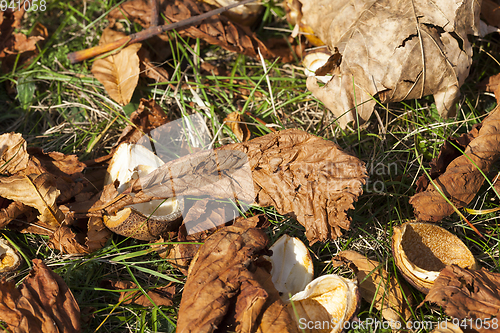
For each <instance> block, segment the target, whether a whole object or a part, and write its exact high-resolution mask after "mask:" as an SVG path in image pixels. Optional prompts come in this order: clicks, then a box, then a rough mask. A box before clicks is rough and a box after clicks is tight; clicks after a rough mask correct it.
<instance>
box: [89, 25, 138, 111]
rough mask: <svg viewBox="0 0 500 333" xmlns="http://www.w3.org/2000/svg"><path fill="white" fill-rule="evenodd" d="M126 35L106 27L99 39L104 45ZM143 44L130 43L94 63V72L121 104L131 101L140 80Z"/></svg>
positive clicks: (108, 91)
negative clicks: (140, 59) (140, 53)
mask: <svg viewBox="0 0 500 333" xmlns="http://www.w3.org/2000/svg"><path fill="white" fill-rule="evenodd" d="M122 37H125V34H124V33H120V32H117V31H113V30H111V29H110V28H106V29H105V30H104V31H103V33H102V36H101V39H100V40H99V45H104V44H107V43H111V42H113V41H116V40H118V39H120V38H122ZM140 48H141V44H139V43H136V44H132V45H128V46H127V47H125V48H123V49H121V50H120V51H119V52H118V53H115V54H113V55H110V56H107V57H106V58H103V59H97V60H96V61H94V64H93V65H92V74H94V76H95V78H96V79H97V80H99V82H101V83H102V85H103V86H104V88H105V89H106V91H107V93H108V94H109V96H110V97H111V98H112V99H114V100H115V101H116V102H118V103H119V104H120V105H126V104H128V103H129V102H130V99H131V98H132V95H133V93H134V90H135V87H136V86H137V82H138V81H139V56H138V55H137V52H138V51H139V49H140Z"/></svg>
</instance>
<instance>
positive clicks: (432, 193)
mask: <svg viewBox="0 0 500 333" xmlns="http://www.w3.org/2000/svg"><path fill="white" fill-rule="evenodd" d="M499 122H500V108H499V107H497V108H495V109H494V110H493V111H491V112H490V114H489V115H488V117H486V118H485V119H484V120H483V122H482V124H481V128H480V130H479V133H478V135H477V137H476V138H475V139H473V140H472V141H470V143H469V144H468V145H467V147H466V148H465V150H464V154H463V155H461V156H459V157H457V158H455V159H454V160H453V161H452V162H451V163H450V164H449V165H448V166H447V167H446V171H445V172H444V173H443V174H441V175H440V176H439V177H437V178H436V179H434V180H433V182H434V184H436V186H437V187H438V188H439V190H440V191H441V192H442V193H443V194H444V195H445V196H446V197H447V198H448V199H449V200H450V201H451V202H452V203H453V204H454V205H455V206H456V207H457V208H460V207H464V206H467V205H468V204H469V203H470V202H471V201H472V199H473V198H474V197H475V196H476V194H477V192H478V191H479V189H480V188H481V186H482V185H483V183H484V176H483V174H482V173H484V174H487V173H488V172H489V170H490V169H491V167H492V166H493V164H494V163H495V162H496V160H497V159H498V157H499V156H500V145H499V144H498V135H499V133H500V132H499V129H500V124H499ZM481 171H482V173H481ZM410 203H411V204H412V205H413V209H414V210H415V216H416V217H417V219H419V220H424V221H433V222H436V221H439V220H441V219H443V218H444V217H446V216H448V215H450V214H452V213H453V212H454V210H453V207H452V206H451V205H450V204H448V202H447V201H446V200H445V199H444V198H443V197H442V195H441V194H440V193H439V191H438V190H437V189H436V188H435V187H434V186H433V185H432V184H429V185H428V186H427V189H426V190H425V191H424V192H420V193H417V194H416V195H414V196H413V197H411V198H410Z"/></svg>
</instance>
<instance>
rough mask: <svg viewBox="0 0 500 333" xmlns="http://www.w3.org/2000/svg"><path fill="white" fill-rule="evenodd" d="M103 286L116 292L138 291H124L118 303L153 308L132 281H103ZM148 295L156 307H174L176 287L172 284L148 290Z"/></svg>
mask: <svg viewBox="0 0 500 333" xmlns="http://www.w3.org/2000/svg"><path fill="white" fill-rule="evenodd" d="M102 284H103V286H104V287H105V288H108V289H109V288H112V289H116V290H123V289H137V290H136V291H122V292H120V299H119V300H118V303H120V304H135V305H142V306H153V304H151V301H150V300H149V299H148V298H147V297H146V296H144V294H143V293H142V292H141V291H140V290H139V289H138V287H137V285H136V284H135V283H134V282H132V281H112V280H107V281H103V283H102ZM147 294H148V296H149V297H151V299H152V300H153V302H154V303H155V304H156V306H162V305H163V306H172V304H173V302H172V298H173V297H174V294H175V285H173V284H172V283H170V284H168V285H166V286H164V287H156V288H152V289H149V290H147Z"/></svg>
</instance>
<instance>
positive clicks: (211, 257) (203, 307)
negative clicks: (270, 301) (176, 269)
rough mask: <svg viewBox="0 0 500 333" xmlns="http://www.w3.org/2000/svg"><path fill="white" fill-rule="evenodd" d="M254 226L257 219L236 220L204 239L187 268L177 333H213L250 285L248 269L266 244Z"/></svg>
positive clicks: (264, 236)
mask: <svg viewBox="0 0 500 333" xmlns="http://www.w3.org/2000/svg"><path fill="white" fill-rule="evenodd" d="M258 223H259V216H254V217H252V218H249V219H245V220H240V221H239V222H237V223H236V224H234V225H232V226H229V227H225V228H223V229H221V230H219V231H218V232H216V233H215V234H213V235H212V236H210V237H209V238H207V240H206V241H205V243H204V244H203V246H202V247H201V248H200V249H199V251H198V253H197V255H196V257H195V259H194V260H193V262H192V263H191V266H190V269H189V275H188V278H187V281H186V284H185V286H184V292H183V294H182V300H181V304H180V308H179V314H178V320H177V332H178V333H184V332H196V333H198V332H213V331H215V328H216V327H217V326H218V325H219V324H220V323H221V322H222V321H223V319H224V316H225V314H226V313H227V312H228V310H229V307H230V306H231V303H233V302H234V301H235V299H233V298H235V297H236V296H237V295H238V293H239V292H240V291H241V290H242V286H243V285H244V283H251V282H248V280H249V279H250V278H251V273H250V271H249V270H248V267H249V266H250V265H251V263H252V258H254V257H255V256H256V255H257V254H259V253H260V252H261V251H263V250H264V249H265V247H266V245H267V242H268V240H267V236H266V234H265V233H264V232H263V231H262V230H260V229H256V228H255V227H256V226H257V225H258ZM245 281H246V282H245ZM252 296H253V294H252V295H250V296H249V297H252ZM261 304H262V302H261Z"/></svg>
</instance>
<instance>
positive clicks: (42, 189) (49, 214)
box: [0, 173, 64, 228]
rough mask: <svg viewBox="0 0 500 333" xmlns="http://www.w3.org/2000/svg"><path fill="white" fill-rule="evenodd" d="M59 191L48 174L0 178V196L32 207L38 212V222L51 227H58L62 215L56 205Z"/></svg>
mask: <svg viewBox="0 0 500 333" xmlns="http://www.w3.org/2000/svg"><path fill="white" fill-rule="evenodd" d="M59 193H60V192H59V190H58V189H57V188H56V187H55V178H54V177H53V176H52V175H50V174H46V173H45V174H40V175H36V174H31V175H28V176H20V175H19V176H18V175H14V176H10V177H3V178H0V196H1V197H3V198H7V199H10V200H13V201H17V202H20V203H23V204H24V205H26V206H30V207H34V208H36V209H37V210H38V211H39V212H40V215H39V216H38V218H39V220H40V221H41V222H42V223H45V224H47V225H49V226H51V227H54V228H56V227H58V226H59V225H60V224H61V223H62V221H63V220H64V214H63V213H62V212H61V210H60V209H59V208H58V207H57V205H56V203H55V202H56V199H57V197H58V196H59Z"/></svg>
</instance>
